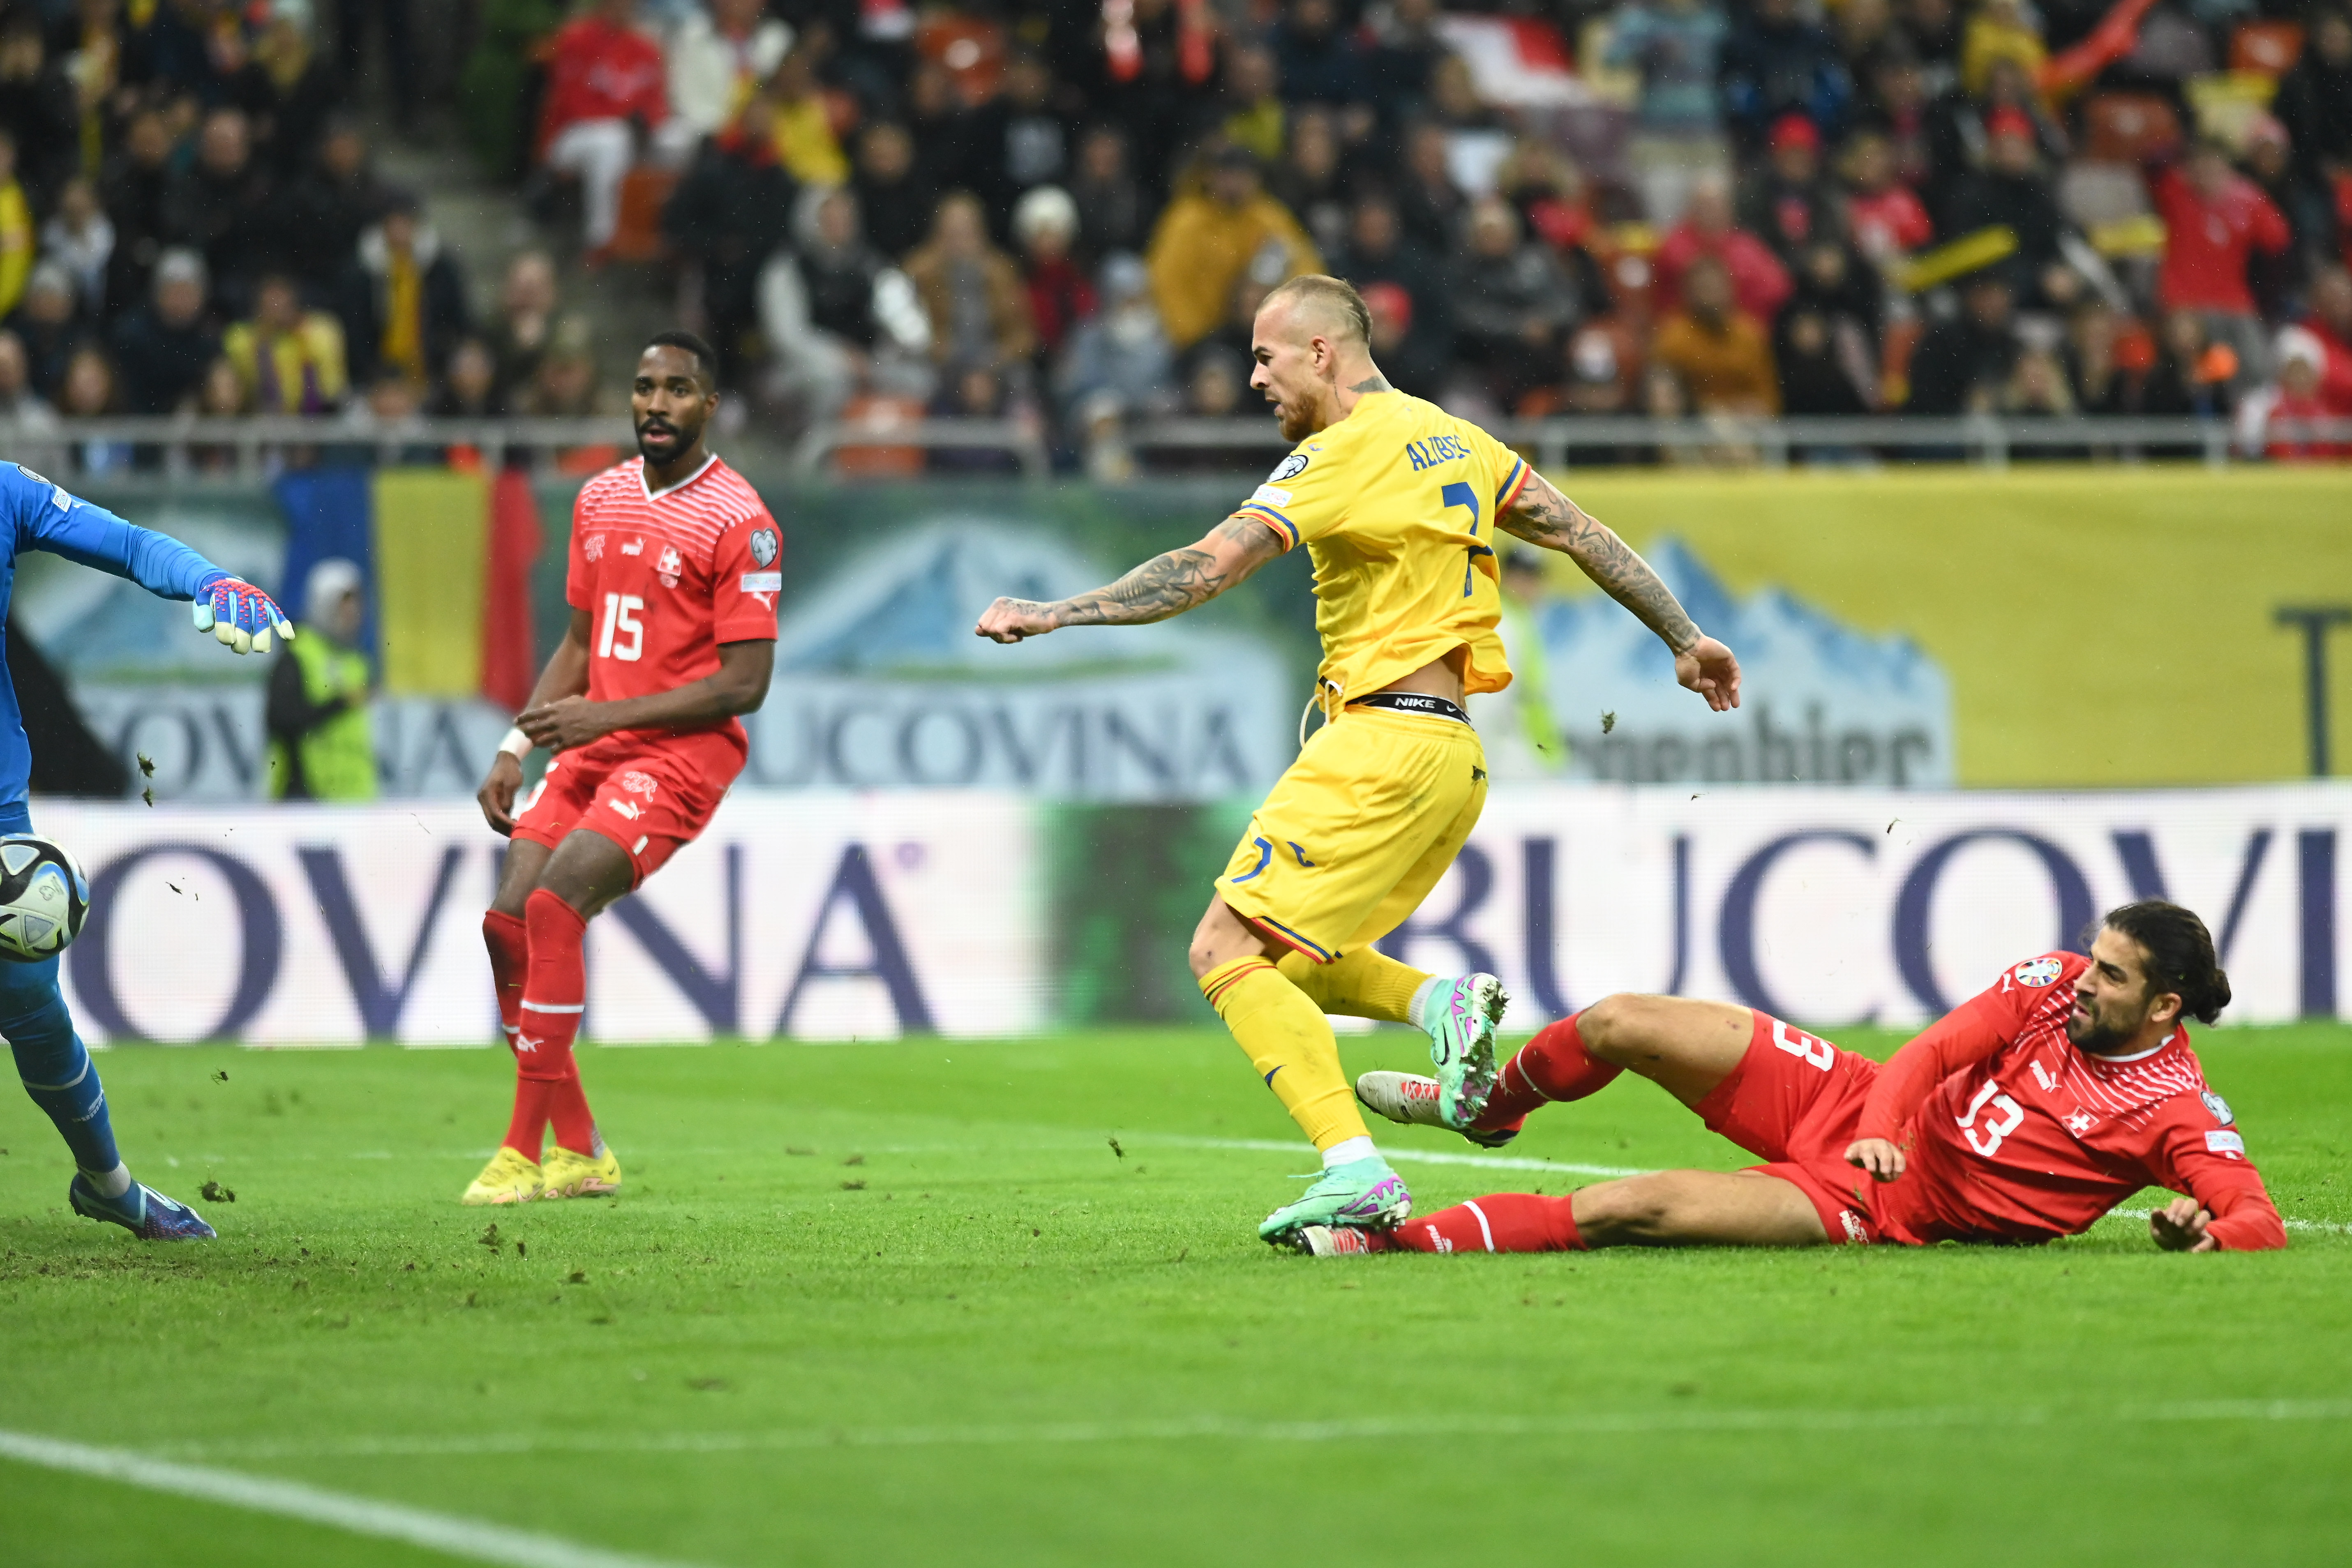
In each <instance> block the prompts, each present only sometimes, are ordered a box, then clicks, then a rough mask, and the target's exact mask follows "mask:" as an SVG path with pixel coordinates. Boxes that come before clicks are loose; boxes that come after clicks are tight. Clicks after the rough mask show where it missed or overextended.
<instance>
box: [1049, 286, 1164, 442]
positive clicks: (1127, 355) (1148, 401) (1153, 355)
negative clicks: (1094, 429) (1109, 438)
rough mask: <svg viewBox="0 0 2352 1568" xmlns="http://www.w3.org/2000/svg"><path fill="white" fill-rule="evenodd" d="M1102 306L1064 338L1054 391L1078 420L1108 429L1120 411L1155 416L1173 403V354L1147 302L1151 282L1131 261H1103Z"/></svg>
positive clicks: (1158, 315)
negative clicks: (1105, 424)
mask: <svg viewBox="0 0 2352 1568" xmlns="http://www.w3.org/2000/svg"><path fill="white" fill-rule="evenodd" d="M1101 283H1102V308H1101V309H1100V310H1099V311H1097V313H1096V315H1095V317H1094V319H1092V320H1089V321H1086V322H1083V323H1081V324H1080V325H1079V327H1078V329H1077V330H1076V331H1075V332H1073V333H1071V334H1070V342H1069V347H1068V349H1067V350H1066V351H1065V352H1064V353H1063V355H1062V362H1061V364H1060V366H1059V367H1058V369H1057V370H1056V371H1055V378H1054V380H1055V388H1054V390H1055V394H1056V395H1057V396H1058V397H1059V398H1060V399H1061V400H1062V402H1063V405H1064V407H1065V408H1066V409H1067V410H1069V411H1070V413H1071V414H1072V415H1073V416H1074V418H1076V421H1077V422H1078V423H1081V424H1086V425H1094V424H1098V423H1100V422H1101V421H1102V420H1103V419H1104V418H1105V417H1108V420H1109V422H1110V423H1111V424H1112V425H1113V427H1116V425H1117V423H1118V420H1119V418H1120V417H1121V416H1122V415H1126V414H1157V413H1169V412H1171V409H1172V407H1173V405H1174V403H1175V401H1176V400H1175V392H1174V387H1175V372H1176V353H1175V350H1174V348H1173V347H1172V346H1171V344H1170V343H1169V341H1168V334H1167V333H1166V331H1164V330H1163V329H1161V327H1160V311H1159V308H1157V307H1156V306H1154V305H1153V303H1152V300H1151V278H1150V273H1149V272H1147V271H1146V270H1145V268H1144V266H1143V263H1142V262H1140V261H1139V260H1138V259H1137V258H1135V257H1134V256H1112V257H1111V258H1110V259H1109V260H1108V261H1106V262H1105V263H1103V267H1102V274H1101Z"/></svg>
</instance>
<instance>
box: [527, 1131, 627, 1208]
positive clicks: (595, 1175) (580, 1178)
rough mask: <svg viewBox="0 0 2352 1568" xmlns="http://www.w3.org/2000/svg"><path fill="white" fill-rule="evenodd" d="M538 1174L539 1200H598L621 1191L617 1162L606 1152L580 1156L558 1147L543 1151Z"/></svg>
mask: <svg viewBox="0 0 2352 1568" xmlns="http://www.w3.org/2000/svg"><path fill="white" fill-rule="evenodd" d="M540 1172H541V1179H540V1193H539V1196H540V1197H604V1195H605V1194H606V1193H608V1192H618V1191H620V1190H621V1162H620V1161H619V1160H618V1159H616V1158H614V1155H613V1151H612V1150H610V1149H606V1150H605V1151H604V1153H603V1154H601V1155H583V1154H581V1153H580V1152H579V1151H577V1150H575V1149H567V1148H565V1147H564V1146H563V1145H562V1144H558V1145H555V1146H554V1147H553V1148H551V1149H550V1150H548V1151H547V1158H546V1160H545V1161H544V1162H543V1163H542V1164H541V1166H540Z"/></svg>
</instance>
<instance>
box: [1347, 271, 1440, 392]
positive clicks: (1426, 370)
mask: <svg viewBox="0 0 2352 1568" xmlns="http://www.w3.org/2000/svg"><path fill="white" fill-rule="evenodd" d="M1358 292H1359V293H1360V294H1361V295H1362V297H1363V300H1364V309H1365V311H1366V312H1367V313H1368V314H1369V315H1370V317H1371V319H1372V360H1373V361H1374V362H1375V363H1377V364H1378V365H1379V366H1380V367H1381V375H1383V376H1385V377H1387V378H1388V382H1389V384H1390V385H1391V386H1392V387H1395V388H1396V389H1397V390H1398V391H1400V392H1411V393H1412V394H1413V395H1414V396H1415V397H1427V398H1434V397H1435V396H1436V395H1437V394H1438V392H1440V391H1441V390H1442V389H1443V388H1444V382H1445V379H1446V372H1447V370H1448V368H1449V367H1448V365H1447V362H1446V360H1445V357H1444V355H1443V354H1435V353H1431V352H1428V351H1427V350H1426V344H1427V341H1428V340H1426V339H1425V338H1423V337H1422V336H1420V335H1417V334H1416V333H1415V332H1414V331H1413V327H1414V325H1415V323H1414V319H1413V314H1414V313H1413V305H1412V295H1410V294H1408V293H1406V292H1405V291H1404V289H1403V288H1402V287H1400V286H1398V285H1396V284H1394V283H1367V284H1365V285H1363V286H1362V287H1360V289H1359V290H1358Z"/></svg>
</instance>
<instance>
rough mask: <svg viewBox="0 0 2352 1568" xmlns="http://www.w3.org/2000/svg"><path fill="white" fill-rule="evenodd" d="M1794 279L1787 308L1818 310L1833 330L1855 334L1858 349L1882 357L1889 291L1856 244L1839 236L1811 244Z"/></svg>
mask: <svg viewBox="0 0 2352 1568" xmlns="http://www.w3.org/2000/svg"><path fill="white" fill-rule="evenodd" d="M1795 282H1796V288H1795V290H1794V291H1793V292H1792V293H1791V294H1790V296H1789V304H1788V305H1787V306H1786V307H1785V308H1787V309H1796V308H1800V307H1801V308H1805V309H1808V310H1813V311H1818V312H1819V313H1820V314H1821V316H1822V319H1823V320H1825V321H1827V322H1828V323H1829V324H1830V330H1831V332H1832V335H1834V336H1836V337H1837V338H1839V339H1840V340H1849V339H1850V340H1852V342H1853V352H1854V353H1856V354H1859V355H1860V356H1861V357H1862V359H1864V360H1865V361H1869V360H1875V359H1876V358H1877V357H1878V340H1879V334H1880V331H1881V329H1882V328H1883V327H1884V325H1885V294H1884V292H1883V291H1882V290H1881V289H1880V287H1879V282H1878V278H1877V277H1875V276H1874V275H1873V274H1872V273H1871V271H1870V270H1869V268H1868V267H1865V266H1864V264H1863V260H1862V257H1861V256H1858V255H1857V254H1855V252H1854V251H1853V247H1852V246H1848V245H1846V244H1845V242H1843V240H1841V239H1838V238H1836V237H1835V236H1832V237H1830V238H1827V239H1823V240H1821V241H1818V242H1816V243H1815V244H1812V245H1809V246H1806V247H1805V248H1804V249H1803V250H1802V251H1801V252H1799V253H1798V255H1797V257H1796V279H1795ZM1865 384H1867V383H1865Z"/></svg>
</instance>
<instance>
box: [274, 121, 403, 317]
mask: <svg viewBox="0 0 2352 1568" xmlns="http://www.w3.org/2000/svg"><path fill="white" fill-rule="evenodd" d="M307 163H308V167H307V169H306V171H305V172H303V174H302V175H301V176H300V178H299V179H298V180H297V181H296V182H295V183H294V187H293V189H292V190H291V191H290V192H289V193H288V196H287V205H286V211H287V214H288V217H287V222H286V229H287V239H288V242H289V248H288V254H287V263H288V265H289V266H290V267H292V268H293V269H294V271H295V272H296V274H298V275H299V277H302V278H303V279H304V281H306V282H308V283H310V285H311V286H313V287H320V288H324V287H332V286H333V285H335V284H336V283H338V282H339V281H341V277H342V276H343V270H344V269H345V268H346V267H350V266H351V264H352V256H354V255H355V254H357V252H358V249H359V243H360V235H362V234H364V233H366V232H367V230H368V227H369V225H372V224H374V223H376V222H377V221H379V220H380V219H382V218H383V214H384V209H385V207H386V206H387V205H388V204H389V203H390V202H391V200H392V195H393V193H392V191H391V189H390V188H389V187H388V186H386V185H385V184H384V183H383V181H381V180H379V179H377V178H376V174H375V170H374V168H373V166H372V165H371V163H370V162H369V160H368V147H367V141H366V139H365V138H364V137H362V135H361V134H360V132H359V130H358V128H357V127H356V126H353V125H352V124H351V123H350V122H349V121H346V120H334V121H331V122H330V123H329V124H328V126H327V129H326V133H325V135H324V136H323V137H321V138H320V141H319V146H318V151H317V152H316V154H315V155H314V156H313V157H311V158H310V159H309V160H308V161H307Z"/></svg>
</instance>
